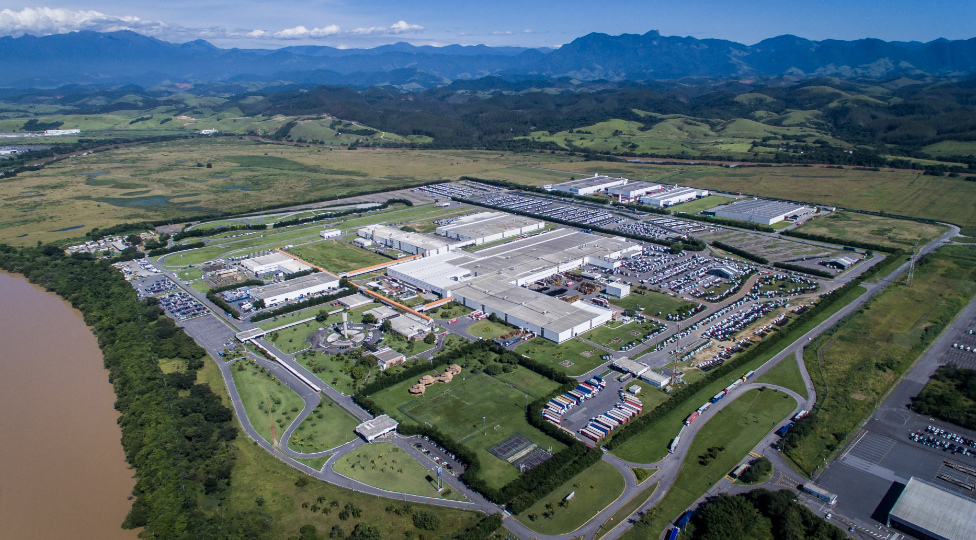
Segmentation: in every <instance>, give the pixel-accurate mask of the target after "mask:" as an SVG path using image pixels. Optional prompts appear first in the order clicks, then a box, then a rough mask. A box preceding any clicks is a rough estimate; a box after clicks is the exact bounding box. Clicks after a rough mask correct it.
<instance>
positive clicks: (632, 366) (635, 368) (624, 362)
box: [613, 358, 650, 377]
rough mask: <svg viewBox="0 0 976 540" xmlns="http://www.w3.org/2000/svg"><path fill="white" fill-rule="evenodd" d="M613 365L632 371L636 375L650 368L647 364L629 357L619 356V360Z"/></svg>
mask: <svg viewBox="0 0 976 540" xmlns="http://www.w3.org/2000/svg"><path fill="white" fill-rule="evenodd" d="M613 367H615V368H617V369H619V370H621V371H626V372H627V373H632V374H634V376H638V377H639V376H640V375H643V374H644V373H645V372H647V370H648V369H650V367H648V365H647V364H642V363H640V362H635V361H633V360H631V359H629V358H618V359H617V360H614V361H613Z"/></svg>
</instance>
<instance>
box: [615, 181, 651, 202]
mask: <svg viewBox="0 0 976 540" xmlns="http://www.w3.org/2000/svg"><path fill="white" fill-rule="evenodd" d="M662 189H663V188H662V186H661V184H652V183H650V182H628V183H626V184H624V185H622V186H617V187H613V188H610V189H608V190H607V193H609V194H610V195H612V196H614V197H616V198H617V202H631V201H633V200H636V199H638V198H640V197H641V196H644V195H647V194H648V193H655V192H658V191H661V190H662Z"/></svg>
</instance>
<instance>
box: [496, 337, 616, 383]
mask: <svg viewBox="0 0 976 540" xmlns="http://www.w3.org/2000/svg"><path fill="white" fill-rule="evenodd" d="M588 336H589V334H586V335H585V336H584V337H588ZM515 352H517V353H519V354H524V355H525V356H528V357H529V358H531V359H533V360H535V361H537V362H542V363H544V364H548V365H549V366H550V367H553V368H555V369H560V370H563V371H565V372H566V374H567V375H574V376H575V375H582V374H584V373H586V372H588V371H590V370H591V369H593V368H595V367H597V366H599V365H601V364H604V363H606V362H607V361H606V360H602V359H600V355H603V354H606V353H605V352H604V351H602V350H600V349H598V348H597V347H594V346H593V345H590V344H588V343H583V342H582V341H580V340H579V339H578V338H577V339H571V340H569V341H564V342H563V343H560V344H556V343H553V342H552V341H549V340H548V339H543V338H539V337H537V338H535V339H532V340H531V341H526V342H525V343H522V344H521V345H519V346H518V347H516V348H515ZM563 362H572V364H573V365H571V366H563V365H561V364H562V363H563Z"/></svg>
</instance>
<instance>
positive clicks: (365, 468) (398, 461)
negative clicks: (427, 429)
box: [332, 442, 467, 501]
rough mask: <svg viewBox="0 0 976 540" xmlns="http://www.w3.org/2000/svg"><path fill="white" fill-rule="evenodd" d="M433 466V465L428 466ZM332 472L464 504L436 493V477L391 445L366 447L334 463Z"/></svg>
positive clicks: (457, 497)
mask: <svg viewBox="0 0 976 540" xmlns="http://www.w3.org/2000/svg"><path fill="white" fill-rule="evenodd" d="M432 463H433V462H432ZM332 469H333V470H334V471H335V472H337V473H339V474H341V475H343V476H348V477H349V478H352V479H354V480H358V481H360V482H362V483H364V484H367V485H370V486H373V487H377V488H380V489H385V490H387V491H393V492H397V493H409V494H411V495H422V496H426V497H435V498H445V499H451V500H455V501H463V500H467V499H465V498H464V496H463V495H461V494H460V493H458V492H456V491H453V490H452V491H451V493H450V494H447V495H446V496H445V493H444V491H448V489H449V488H448V489H445V490H444V491H442V492H441V493H437V481H436V475H433V474H432V473H431V472H430V471H428V470H427V468H426V467H424V466H423V465H421V464H420V463H417V461H416V460H415V459H413V458H412V457H410V456H409V455H407V454H406V453H404V452H401V451H400V449H399V448H397V447H396V446H395V445H393V444H392V443H385V442H379V443H376V442H374V443H370V444H367V445H365V446H360V447H359V448H357V449H355V450H353V451H352V452H349V453H348V454H346V455H344V456H342V457H341V458H339V459H337V460H336V461H335V463H334V464H333V465H332Z"/></svg>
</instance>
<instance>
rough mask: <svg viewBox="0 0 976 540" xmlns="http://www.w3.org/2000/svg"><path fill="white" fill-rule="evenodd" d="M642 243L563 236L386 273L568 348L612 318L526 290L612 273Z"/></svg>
mask: <svg viewBox="0 0 976 540" xmlns="http://www.w3.org/2000/svg"><path fill="white" fill-rule="evenodd" d="M641 251H642V247H641V245H640V244H638V243H637V242H633V241H630V240H626V239H623V238H616V237H613V238H611V237H604V236H597V235H593V234H587V233H582V232H578V231H575V230H571V229H557V230H554V231H549V232H546V233H541V234H538V235H536V236H533V237H530V238H525V239H522V240H516V241H513V242H509V243H506V244H503V245H500V246H495V247H491V248H487V249H483V250H479V251H476V252H472V253H468V252H464V251H450V252H447V253H440V254H436V255H432V256H428V257H424V258H421V259H416V260H413V261H409V262H405V263H403V264H398V265H395V266H391V267H390V268H388V269H387V274H388V275H389V276H390V277H392V278H394V279H398V280H400V281H403V282H405V283H408V284H410V285H413V286H415V287H419V288H421V289H423V290H429V291H432V292H434V293H436V294H439V295H440V296H441V297H453V298H455V299H457V301H459V302H460V303H462V304H463V305H465V306H466V307H469V308H471V309H474V310H478V311H482V312H484V313H485V314H489V315H490V314H492V313H494V314H496V315H497V316H498V317H501V318H502V319H504V320H505V321H506V322H508V323H509V324H512V325H515V326H518V327H519V328H523V329H525V330H528V331H531V332H534V333H535V334H536V335H539V336H542V337H544V338H546V339H549V340H551V341H555V342H556V343H562V342H563V341H566V340H568V339H571V338H573V337H574V336H577V335H579V334H582V333H584V332H587V331H589V330H591V329H593V328H595V327H597V326H600V325H602V324H604V323H606V322H607V321H609V320H610V319H611V318H612V316H613V312H612V311H610V310H608V309H605V308H601V307H599V306H595V305H592V304H588V303H585V302H581V301H577V302H573V303H567V302H564V301H562V300H559V299H557V298H553V297H550V296H547V295H545V294H542V293H539V292H536V291H532V290H530V289H528V288H525V287H524V286H525V285H529V284H531V283H533V282H535V281H538V280H541V279H544V278H547V277H549V276H552V275H555V274H557V273H560V272H565V271H568V270H574V269H577V268H580V267H582V266H584V265H587V264H593V265H596V266H599V267H601V268H606V269H612V268H616V267H618V266H620V265H621V263H622V259H623V258H626V257H628V256H630V255H631V254H635V253H640V252H641Z"/></svg>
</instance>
